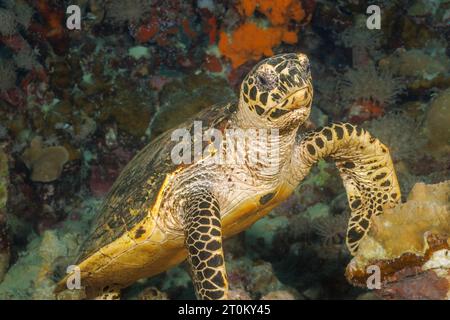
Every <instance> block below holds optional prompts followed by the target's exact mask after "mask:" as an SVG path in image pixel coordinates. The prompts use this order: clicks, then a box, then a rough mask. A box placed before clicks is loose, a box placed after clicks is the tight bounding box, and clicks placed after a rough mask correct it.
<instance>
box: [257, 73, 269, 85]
mask: <svg viewBox="0 0 450 320" xmlns="http://www.w3.org/2000/svg"><path fill="white" fill-rule="evenodd" d="M256 80H257V81H258V83H259V84H260V85H261V86H263V87H266V86H267V79H266V78H265V77H264V76H263V75H260V74H259V75H258V77H257V78H256Z"/></svg>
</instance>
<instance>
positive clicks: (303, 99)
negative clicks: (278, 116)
mask: <svg viewBox="0 0 450 320" xmlns="http://www.w3.org/2000/svg"><path fill="white" fill-rule="evenodd" d="M311 100H312V93H311V90H310V88H309V87H308V86H305V87H302V88H300V89H299V90H297V91H295V92H294V93H292V94H291V95H290V96H288V97H286V99H285V100H284V101H283V103H282V104H283V105H284V107H283V109H284V110H289V111H291V110H297V109H299V108H301V107H304V106H310V105H311ZM286 101H287V102H286Z"/></svg>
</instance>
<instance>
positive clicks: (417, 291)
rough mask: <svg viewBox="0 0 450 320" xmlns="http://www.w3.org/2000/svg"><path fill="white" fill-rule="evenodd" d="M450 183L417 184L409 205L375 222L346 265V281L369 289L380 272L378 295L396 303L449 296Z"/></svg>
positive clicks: (381, 216) (387, 212)
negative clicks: (371, 278) (373, 276)
mask: <svg viewBox="0 0 450 320" xmlns="http://www.w3.org/2000/svg"><path fill="white" fill-rule="evenodd" d="M449 249H450V180H447V181H445V182H442V183H439V184H434V185H426V184H424V183H417V184H416V185H415V186H414V188H413V190H412V191H411V193H410V194H409V196H408V201H407V202H406V203H403V204H400V205H398V206H397V207H395V208H392V209H386V210H385V212H384V213H383V214H382V215H380V216H377V217H374V219H373V227H372V229H371V230H370V232H369V234H368V236H367V237H366V238H365V239H364V240H363V241H362V242H361V245H360V248H359V250H358V253H357V255H356V256H355V258H353V260H352V261H351V262H350V264H349V265H348V266H347V270H346V276H347V279H348V280H349V281H350V282H351V283H352V284H354V285H357V286H362V287H364V286H366V285H367V281H368V278H369V276H370V275H371V273H370V272H369V271H368V268H369V267H372V268H373V266H376V267H378V268H379V270H380V280H381V287H380V288H379V290H377V292H376V293H377V294H378V295H380V296H382V297H384V298H391V299H419V298H423V299H427V298H428V299H448V298H450V250H449Z"/></svg>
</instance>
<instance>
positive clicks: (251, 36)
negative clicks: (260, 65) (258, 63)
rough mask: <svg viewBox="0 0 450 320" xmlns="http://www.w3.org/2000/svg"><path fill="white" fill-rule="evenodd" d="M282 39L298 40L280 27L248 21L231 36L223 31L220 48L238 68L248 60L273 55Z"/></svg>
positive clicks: (293, 33) (293, 41) (286, 40)
mask: <svg viewBox="0 0 450 320" xmlns="http://www.w3.org/2000/svg"><path fill="white" fill-rule="evenodd" d="M282 41H283V42H286V43H290V44H294V43H296V42H297V35H296V34H295V32H291V31H287V30H285V29H283V28H280V27H273V28H271V27H269V28H261V27H259V26H258V25H256V24H255V23H253V22H248V23H244V24H243V25H241V26H239V27H238V28H237V29H236V30H235V31H234V32H233V33H232V35H231V37H229V36H228V35H227V34H226V33H225V32H221V34H220V40H219V49H220V52H221V53H222V54H223V55H224V56H225V57H227V58H229V59H230V60H231V63H232V66H233V68H237V67H239V66H240V65H242V64H243V63H245V62H246V61H248V60H258V59H260V58H261V57H262V56H267V57H268V56H271V55H273V51H272V48H274V47H276V46H278V45H279V44H280V43H281V42H282Z"/></svg>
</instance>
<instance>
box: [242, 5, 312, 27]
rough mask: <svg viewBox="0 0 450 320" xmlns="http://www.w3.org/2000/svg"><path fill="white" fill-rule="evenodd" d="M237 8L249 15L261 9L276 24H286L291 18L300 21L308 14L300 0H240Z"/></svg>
mask: <svg viewBox="0 0 450 320" xmlns="http://www.w3.org/2000/svg"><path fill="white" fill-rule="evenodd" d="M237 9H238V11H239V12H240V13H241V14H242V15H244V16H247V17H250V16H251V15H253V13H254V12H255V10H256V11H259V12H260V13H262V14H264V15H265V16H266V17H267V19H269V21H270V22H271V23H272V25H274V26H281V25H286V24H287V23H288V22H289V21H290V20H294V21H297V22H300V21H302V20H303V19H304V18H305V16H306V15H305V11H304V10H303V8H302V4H301V2H300V1H299V0H240V1H239V3H238V5H237Z"/></svg>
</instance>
